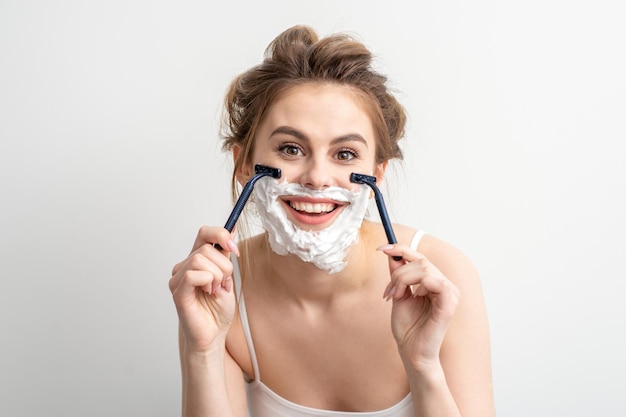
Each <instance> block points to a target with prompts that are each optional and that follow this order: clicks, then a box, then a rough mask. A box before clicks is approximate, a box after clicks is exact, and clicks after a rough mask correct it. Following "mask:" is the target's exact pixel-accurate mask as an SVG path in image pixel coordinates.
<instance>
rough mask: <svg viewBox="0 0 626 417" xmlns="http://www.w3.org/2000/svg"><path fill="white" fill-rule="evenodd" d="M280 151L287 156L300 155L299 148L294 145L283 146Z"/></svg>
mask: <svg viewBox="0 0 626 417" xmlns="http://www.w3.org/2000/svg"><path fill="white" fill-rule="evenodd" d="M280 151H281V152H282V153H284V154H287V155H289V156H299V155H302V151H301V150H300V148H299V147H297V146H294V145H283V146H281V147H280Z"/></svg>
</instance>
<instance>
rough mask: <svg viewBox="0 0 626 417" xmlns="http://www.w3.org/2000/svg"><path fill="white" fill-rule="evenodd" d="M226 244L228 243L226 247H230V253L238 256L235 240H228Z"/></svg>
mask: <svg viewBox="0 0 626 417" xmlns="http://www.w3.org/2000/svg"><path fill="white" fill-rule="evenodd" d="M227 244H228V249H230V251H231V252H232V253H234V254H235V255H237V257H239V248H238V247H237V244H236V243H235V241H234V240H229V241H228V243H227Z"/></svg>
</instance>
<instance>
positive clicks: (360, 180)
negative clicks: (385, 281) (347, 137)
mask: <svg viewBox="0 0 626 417" xmlns="http://www.w3.org/2000/svg"><path fill="white" fill-rule="evenodd" d="M350 182H353V183H356V184H365V185H367V186H369V187H370V188H371V189H372V190H373V191H374V198H375V200H376V207H378V213H379V214H380V220H381V221H382V223H383V227H384V228H385V234H386V235H387V241H388V242H389V243H390V244H392V245H393V244H396V243H398V240H397V239H396V235H395V233H393V228H392V227H391V221H390V220H389V214H387V207H385V201H384V200H383V194H382V193H381V192H380V189H379V188H378V186H377V185H376V177H374V176H372V175H366V174H357V173H355V172H353V173H352V174H350ZM392 258H393V259H394V261H401V260H402V257H401V256H393V257H392Z"/></svg>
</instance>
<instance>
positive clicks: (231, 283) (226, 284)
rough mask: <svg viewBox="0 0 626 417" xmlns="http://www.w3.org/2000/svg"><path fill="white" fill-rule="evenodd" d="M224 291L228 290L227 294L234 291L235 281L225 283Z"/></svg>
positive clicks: (230, 280)
mask: <svg viewBox="0 0 626 417" xmlns="http://www.w3.org/2000/svg"><path fill="white" fill-rule="evenodd" d="M224 289H225V290H226V292H230V290H232V289H233V280H232V279H230V278H228V279H227V280H226V281H225V282H224Z"/></svg>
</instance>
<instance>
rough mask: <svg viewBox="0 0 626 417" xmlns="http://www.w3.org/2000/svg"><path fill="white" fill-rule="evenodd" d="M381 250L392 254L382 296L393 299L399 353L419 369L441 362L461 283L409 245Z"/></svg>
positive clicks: (394, 332)
mask: <svg viewBox="0 0 626 417" xmlns="http://www.w3.org/2000/svg"><path fill="white" fill-rule="evenodd" d="M378 250H381V251H382V252H384V253H385V254H387V255H389V268H390V271H391V281H390V282H389V284H388V285H387V288H386V289H385V292H384V295H383V297H384V298H385V299H387V300H389V299H392V300H393V308H392V313H391V327H392V331H393V336H394V337H395V339H396V342H397V343H398V348H399V351H400V355H401V356H402V358H403V360H404V361H405V362H407V361H408V364H409V365H410V366H411V367H413V368H414V369H416V370H419V369H421V368H424V369H427V368H429V367H431V366H432V365H435V364H439V352H440V350H441V345H442V343H443V339H444V337H445V334H446V331H447V329H448V325H449V324H450V320H451V319H452V317H453V316H454V312H455V311H456V308H457V306H458V303H459V295H460V292H459V289H458V287H457V286H456V285H454V283H452V282H451V281H450V280H448V279H447V278H446V277H445V276H444V275H443V273H442V272H441V271H440V270H439V269H438V268H437V267H436V266H435V265H433V264H432V263H431V262H430V261H429V260H428V259H427V258H426V257H425V256H424V255H422V254H421V253H418V252H416V251H414V250H412V249H411V248H409V247H408V246H406V245H400V244H396V245H384V246H381V247H380V248H378ZM394 256H401V257H402V260H400V261H396V260H394V259H393V258H392V257H394Z"/></svg>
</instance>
